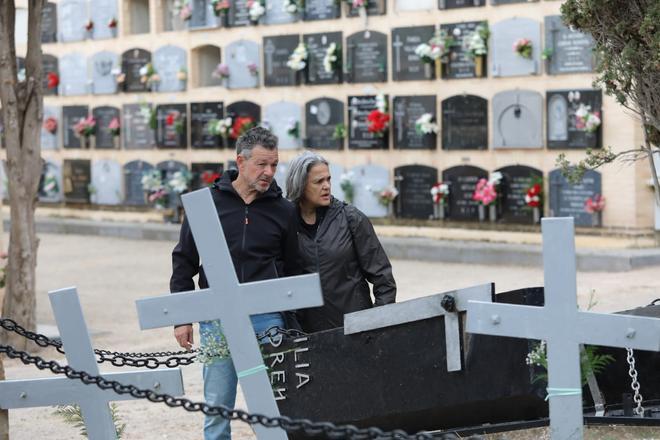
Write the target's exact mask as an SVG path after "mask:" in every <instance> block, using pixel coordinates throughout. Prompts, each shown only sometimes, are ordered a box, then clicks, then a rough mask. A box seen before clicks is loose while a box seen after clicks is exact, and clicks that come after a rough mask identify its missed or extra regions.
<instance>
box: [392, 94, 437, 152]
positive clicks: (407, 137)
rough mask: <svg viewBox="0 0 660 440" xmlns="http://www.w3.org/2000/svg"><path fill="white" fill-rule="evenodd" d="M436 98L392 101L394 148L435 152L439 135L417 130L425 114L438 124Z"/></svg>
mask: <svg viewBox="0 0 660 440" xmlns="http://www.w3.org/2000/svg"><path fill="white" fill-rule="evenodd" d="M436 107H437V104H436V96H435V95H427V96H395V97H394V99H393V100H392V108H393V111H392V116H393V118H394V122H393V124H392V125H393V128H394V136H393V137H394V148H401V149H428V150H435V149H436V144H437V135H436V133H434V132H430V133H423V132H422V131H420V130H418V129H417V120H418V119H419V118H421V117H422V116H423V115H425V114H430V115H431V121H432V122H433V123H437V116H436Z"/></svg>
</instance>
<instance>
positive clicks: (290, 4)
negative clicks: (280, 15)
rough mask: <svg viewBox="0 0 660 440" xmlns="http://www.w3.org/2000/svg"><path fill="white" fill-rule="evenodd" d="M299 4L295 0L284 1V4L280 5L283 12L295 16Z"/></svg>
mask: <svg viewBox="0 0 660 440" xmlns="http://www.w3.org/2000/svg"><path fill="white" fill-rule="evenodd" d="M300 6H301V5H300V4H299V3H298V1H296V0H284V3H283V4H282V9H283V10H284V12H288V13H289V14H291V15H293V14H297V13H298V11H299V10H300Z"/></svg>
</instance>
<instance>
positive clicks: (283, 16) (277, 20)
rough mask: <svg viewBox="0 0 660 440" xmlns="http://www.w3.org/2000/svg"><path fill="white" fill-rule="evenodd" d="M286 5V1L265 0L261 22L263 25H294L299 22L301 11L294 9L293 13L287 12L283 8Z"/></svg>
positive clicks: (297, 8)
mask: <svg viewBox="0 0 660 440" xmlns="http://www.w3.org/2000/svg"><path fill="white" fill-rule="evenodd" d="M297 3H300V2H297ZM286 4H287V1H286V0H267V1H266V15H264V16H263V18H262V19H261V22H262V23H263V24H283V23H294V22H296V21H298V20H300V12H301V11H300V10H299V7H296V10H295V11H291V12H289V11H287V10H286V9H285V8H284V6H285V5H286Z"/></svg>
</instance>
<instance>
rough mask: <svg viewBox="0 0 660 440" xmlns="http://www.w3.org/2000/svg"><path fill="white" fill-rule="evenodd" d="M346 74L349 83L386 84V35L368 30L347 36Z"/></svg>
mask: <svg viewBox="0 0 660 440" xmlns="http://www.w3.org/2000/svg"><path fill="white" fill-rule="evenodd" d="M346 72H347V73H346V76H347V78H346V80H347V82H351V83H374V82H387V35H385V34H383V33H380V32H376V31H370V30H366V31H360V32H356V33H354V34H353V35H349V36H348V37H347V38H346Z"/></svg>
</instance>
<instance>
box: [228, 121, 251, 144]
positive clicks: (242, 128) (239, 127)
mask: <svg viewBox="0 0 660 440" xmlns="http://www.w3.org/2000/svg"><path fill="white" fill-rule="evenodd" d="M253 125H254V120H253V119H252V118H251V117H249V116H245V117H243V116H238V117H237V118H235V119H234V124H233V125H232V127H231V134H230V135H229V136H230V137H231V138H232V139H238V137H239V136H240V135H242V134H243V133H245V132H246V131H247V130H249V129H250V128H252V126H253Z"/></svg>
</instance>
